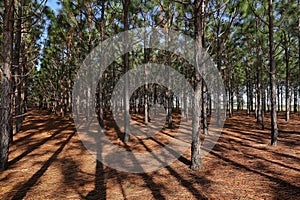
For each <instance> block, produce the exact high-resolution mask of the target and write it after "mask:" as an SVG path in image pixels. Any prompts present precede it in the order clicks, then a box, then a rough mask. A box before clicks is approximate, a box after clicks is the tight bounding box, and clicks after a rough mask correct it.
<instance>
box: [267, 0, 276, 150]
mask: <svg viewBox="0 0 300 200" xmlns="http://www.w3.org/2000/svg"><path fill="white" fill-rule="evenodd" d="M269 56H270V58H269V59H270V88H271V129H272V132H271V145H272V146H276V145H277V136H278V127H277V113H276V82H275V59H274V38H273V2H272V0H269Z"/></svg>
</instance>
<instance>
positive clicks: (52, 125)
mask: <svg viewBox="0 0 300 200" xmlns="http://www.w3.org/2000/svg"><path fill="white" fill-rule="evenodd" d="M234 114H235V116H234V117H232V118H230V119H227V120H226V124H225V126H224V130H223V133H222V135H221V137H220V139H219V141H218V143H217V145H216V146H215V148H214V149H213V151H211V152H210V153H209V154H208V155H207V156H206V157H205V158H204V159H203V169H202V170H201V171H198V172H195V171H192V170H190V169H189V164H190V161H189V160H190V151H189V149H187V152H186V153H185V154H184V155H183V156H182V157H180V158H179V159H178V160H177V161H175V162H174V163H172V164H171V165H169V166H167V167H165V168H163V169H160V170H158V171H156V172H152V173H146V174H130V173H125V172H119V171H116V170H114V169H111V168H109V167H107V166H104V165H102V164H101V162H97V161H96V157H95V156H94V155H91V154H90V153H89V151H87V150H86V149H85V147H84V146H83V145H82V143H81V141H80V139H79V136H78V134H77V133H75V128H74V125H73V123H72V121H71V120H68V119H66V118H60V117H58V116H55V115H53V114H52V115H48V114H47V113H46V112H44V111H37V110H32V111H30V112H29V115H28V116H27V117H26V120H25V122H24V125H23V128H22V131H21V132H20V133H18V134H17V135H15V137H14V143H13V144H12V145H11V147H10V156H9V167H8V169H7V171H5V172H1V174H0V180H1V181H0V199H145V200H146V199H300V118H299V116H297V115H294V114H293V115H292V116H291V121H290V122H288V123H287V122H285V120H284V114H283V113H282V114H280V115H279V130H280V132H279V141H278V146H277V147H272V146H269V145H268V143H269V140H270V139H269V138H270V130H269V128H270V127H269V126H268V125H269V122H267V123H266V125H267V126H266V129H265V130H261V129H260V125H258V124H256V123H255V119H254V117H253V116H251V117H247V116H246V115H245V113H244V112H240V113H234ZM174 120H178V118H176V116H175V117H174ZM267 120H269V118H267ZM106 126H109V123H108V122H106ZM175 129H176V127H175ZM113 130H114V131H113ZM162 131H163V133H165V135H168V136H163V135H162V134H161V136H159V135H157V136H155V137H156V138H155V139H156V140H158V141H162V143H163V144H166V143H168V139H166V138H168V137H171V136H172V135H174V133H173V132H172V131H170V130H168V129H163V130H162ZM114 132H117V131H116V130H115V127H114V124H111V131H108V132H107V136H108V137H109V138H110V139H111V140H113V141H114V142H115V143H116V144H119V145H120V146H122V143H121V142H120V141H119V140H118V139H117V138H116V137H115V136H114V135H115V134H116V133H115V134H114ZM160 137H162V138H160ZM148 140H149V139H148ZM151 142H152V143H151ZM147 144H149V147H151V148H156V147H157V146H158V145H155V144H154V143H153V141H150V140H149V142H148V143H147ZM129 146H130V148H131V149H132V150H133V151H143V150H145V149H143V148H142V147H143V146H142V145H141V141H140V140H138V138H133V141H132V142H131V143H130V144H129Z"/></svg>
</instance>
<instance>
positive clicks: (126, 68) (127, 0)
mask: <svg viewBox="0 0 300 200" xmlns="http://www.w3.org/2000/svg"><path fill="white" fill-rule="evenodd" d="M122 4H123V23H124V31H125V37H126V38H125V41H128V40H127V37H128V36H127V34H126V31H128V30H129V24H128V17H129V16H128V12H129V5H130V0H123V1H122ZM125 45H126V44H125ZM126 49H127V46H126ZM125 52H126V53H125V54H124V56H123V59H124V74H125V91H124V108H125V114H124V123H125V124H124V139H123V140H124V142H128V141H129V140H130V124H129V120H130V116H129V106H130V105H129V77H128V76H129V75H128V73H127V72H128V71H129V52H127V50H126V51H125Z"/></svg>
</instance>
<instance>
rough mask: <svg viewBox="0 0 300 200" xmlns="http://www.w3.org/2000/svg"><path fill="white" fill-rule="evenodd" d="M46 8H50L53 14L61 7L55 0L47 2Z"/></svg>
mask: <svg viewBox="0 0 300 200" xmlns="http://www.w3.org/2000/svg"><path fill="white" fill-rule="evenodd" d="M47 6H48V7H50V8H52V10H54V12H55V13H57V10H58V9H59V8H61V6H60V5H58V4H57V0H48V1H47Z"/></svg>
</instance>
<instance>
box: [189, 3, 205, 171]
mask: <svg viewBox="0 0 300 200" xmlns="http://www.w3.org/2000/svg"><path fill="white" fill-rule="evenodd" d="M202 3H204V2H203V1H202V0H195V2H194V25H195V37H196V48H195V50H196V52H195V61H196V62H195V97H194V99H193V121H192V146H191V151H192V159H191V160H192V164H191V169H192V170H199V169H200V168H201V167H202V160H201V140H200V134H201V128H200V122H201V106H200V101H201V77H200V74H199V71H198V70H197V68H198V67H199V66H200V63H201V52H202V34H203V27H202V14H201V13H200V12H201V6H202Z"/></svg>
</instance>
